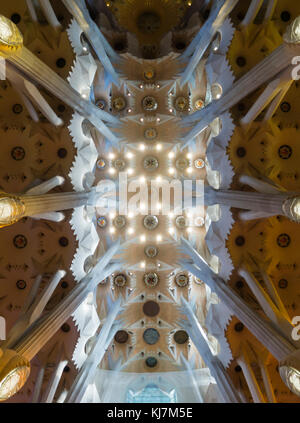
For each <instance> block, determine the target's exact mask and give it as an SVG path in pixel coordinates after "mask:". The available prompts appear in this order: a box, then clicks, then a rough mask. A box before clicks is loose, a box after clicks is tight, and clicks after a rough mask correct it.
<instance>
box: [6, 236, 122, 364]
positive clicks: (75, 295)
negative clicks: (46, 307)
mask: <svg viewBox="0 0 300 423" xmlns="http://www.w3.org/2000/svg"><path fill="white" fill-rule="evenodd" d="M119 248H120V243H119V242H116V243H114V244H113V245H112V247H111V248H110V249H109V250H107V252H106V253H105V254H104V255H103V256H102V258H101V259H100V260H99V262H98V263H97V265H96V266H95V267H94V269H93V270H92V271H91V272H90V273H89V274H87V276H85V278H84V279H82V280H81V281H80V282H79V283H78V284H77V285H76V286H75V287H74V288H73V289H72V290H71V291H70V292H69V294H68V295H67V296H66V297H65V298H64V299H63V300H62V301H61V302H60V303H59V304H57V305H56V306H55V307H54V308H53V310H51V312H49V313H47V314H45V315H42V316H41V317H40V318H39V319H38V320H37V321H35V322H34V323H33V324H32V325H31V326H30V327H29V328H28V329H27V330H26V331H25V332H24V334H22V335H21V336H20V337H19V338H18V339H17V340H16V341H15V342H14V343H13V345H11V349H13V350H14V351H16V352H17V353H18V354H19V355H20V356H23V357H25V358H27V359H28V360H29V361H30V360H31V359H32V358H33V357H35V355H36V354H37V353H38V352H39V351H40V350H41V349H42V348H43V346H44V345H45V344H46V343H47V342H48V341H49V339H50V338H51V337H52V336H53V335H54V334H55V333H56V332H57V330H58V329H59V328H60V327H61V325H62V324H63V323H64V322H65V321H66V320H67V319H68V318H69V317H70V316H71V315H72V314H73V313H74V312H75V310H76V309H77V307H78V306H79V305H80V304H81V303H82V302H83V301H84V300H85V298H86V296H87V295H88V293H89V292H92V291H93V290H94V289H95V288H96V286H97V285H98V284H99V282H100V281H101V280H104V279H105V278H107V277H108V276H109V275H111V274H112V273H113V272H114V271H115V270H117V269H118V268H119V267H120V262H119V261H113V262H112V263H110V262H111V260H112V258H113V256H114V255H115V254H117V252H118V250H119Z"/></svg>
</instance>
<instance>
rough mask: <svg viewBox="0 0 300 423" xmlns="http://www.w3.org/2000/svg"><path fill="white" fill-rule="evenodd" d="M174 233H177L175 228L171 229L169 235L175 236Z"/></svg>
mask: <svg viewBox="0 0 300 423" xmlns="http://www.w3.org/2000/svg"><path fill="white" fill-rule="evenodd" d="M174 233H175V229H174V228H173V227H172V228H169V234H170V235H174Z"/></svg>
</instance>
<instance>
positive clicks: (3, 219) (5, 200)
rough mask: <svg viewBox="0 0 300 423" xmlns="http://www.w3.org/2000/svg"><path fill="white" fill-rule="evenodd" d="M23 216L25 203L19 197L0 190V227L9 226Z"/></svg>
mask: <svg viewBox="0 0 300 423" xmlns="http://www.w3.org/2000/svg"><path fill="white" fill-rule="evenodd" d="M24 216H25V204H24V202H23V201H22V200H21V198H20V197H17V196H14V195H11V194H7V193H5V192H0V228H3V227H4V226H10V225H13V224H14V223H16V222H18V221H19V220H20V219H22V217H24Z"/></svg>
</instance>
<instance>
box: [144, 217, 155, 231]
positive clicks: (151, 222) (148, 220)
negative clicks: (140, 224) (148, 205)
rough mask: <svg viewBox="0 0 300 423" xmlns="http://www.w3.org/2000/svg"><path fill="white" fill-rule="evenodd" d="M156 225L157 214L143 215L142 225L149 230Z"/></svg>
mask: <svg viewBox="0 0 300 423" xmlns="http://www.w3.org/2000/svg"><path fill="white" fill-rule="evenodd" d="M157 226H158V218H157V216H152V215H148V216H146V217H144V227H145V228H146V229H148V230H149V231H153V230H154V229H156V228H157Z"/></svg>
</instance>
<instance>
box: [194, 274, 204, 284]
mask: <svg viewBox="0 0 300 423" xmlns="http://www.w3.org/2000/svg"><path fill="white" fill-rule="evenodd" d="M194 282H195V284H197V285H203V281H202V280H201V279H199V278H196V276H194Z"/></svg>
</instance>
